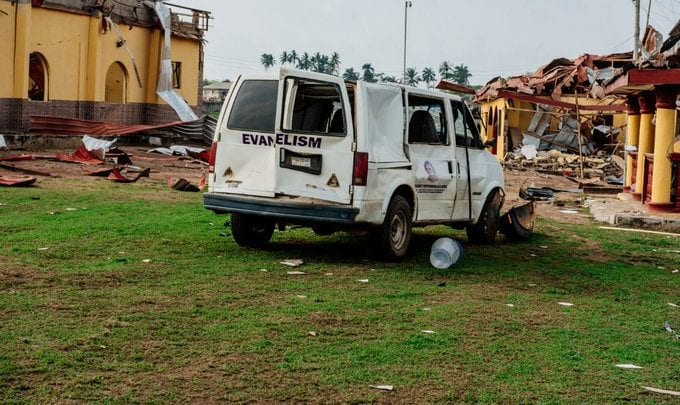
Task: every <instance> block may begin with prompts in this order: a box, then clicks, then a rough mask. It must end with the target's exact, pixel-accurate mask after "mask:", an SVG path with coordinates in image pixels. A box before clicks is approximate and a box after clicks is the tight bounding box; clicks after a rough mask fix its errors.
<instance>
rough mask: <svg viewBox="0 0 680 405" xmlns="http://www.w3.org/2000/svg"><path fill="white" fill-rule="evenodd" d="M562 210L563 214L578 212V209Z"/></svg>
mask: <svg viewBox="0 0 680 405" xmlns="http://www.w3.org/2000/svg"><path fill="white" fill-rule="evenodd" d="M560 212H561V213H563V214H578V211H576V210H560Z"/></svg>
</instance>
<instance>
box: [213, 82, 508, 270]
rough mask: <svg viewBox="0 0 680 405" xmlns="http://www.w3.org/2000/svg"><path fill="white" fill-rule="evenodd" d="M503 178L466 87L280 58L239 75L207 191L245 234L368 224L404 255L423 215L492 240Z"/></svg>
mask: <svg viewBox="0 0 680 405" xmlns="http://www.w3.org/2000/svg"><path fill="white" fill-rule="evenodd" d="M503 187H504V179H503V171H502V169H501V166H500V164H499V163H498V161H497V160H496V158H495V157H494V156H493V155H491V154H490V153H489V152H487V151H486V149H485V145H484V144H483V142H482V140H481V138H480V136H479V132H478V129H477V127H476V126H475V122H474V120H473V118H472V115H471V113H470V111H469V110H468V108H467V106H466V104H465V103H464V102H463V100H461V98H460V97H458V96H455V95H451V94H446V93H441V92H436V91H429V90H423V89H418V88H413V87H406V86H397V85H385V84H375V83H366V82H362V81H358V82H354V81H346V80H343V79H342V78H338V77H335V76H329V75H325V74H319V73H311V72H307V71H298V70H292V69H281V70H280V71H279V72H278V74H253V75H243V76H241V77H240V78H239V79H238V81H237V82H236V83H235V84H234V86H233V87H232V91H231V92H230V95H229V97H228V99H227V100H226V101H225V103H224V106H223V107H222V111H221V113H220V118H219V120H218V124H217V130H216V132H215V138H214V142H213V144H212V147H211V148H210V175H209V188H208V192H207V193H206V194H205V195H204V197H203V198H204V206H205V208H206V209H208V210H212V211H214V212H215V213H218V214H231V230H232V235H233V237H234V239H235V241H236V242H237V243H238V244H239V245H241V246H248V247H262V246H264V245H265V244H266V243H267V242H268V241H269V240H270V238H271V236H272V233H273V232H274V229H275V228H277V229H279V230H285V229H286V227H287V226H289V225H304V226H309V227H311V228H312V229H313V230H314V232H316V233H317V234H321V235H327V234H331V233H333V232H335V231H339V230H346V231H360V232H362V233H366V232H368V233H369V234H370V235H371V238H372V239H373V240H374V242H375V243H376V244H377V245H378V246H379V248H380V251H381V252H383V253H384V255H385V256H386V257H388V258H400V257H403V256H404V255H405V254H406V252H407V249H408V247H409V242H410V240H411V231H412V227H416V226H426V225H433V224H443V225H449V226H452V227H457V228H463V227H465V228H466V230H467V235H468V238H469V240H470V241H472V242H475V243H486V244H491V243H493V242H494V241H495V239H496V234H497V233H498V229H499V226H500V222H499V213H500V209H501V205H502V204H503V199H504V195H505V194H504V190H503Z"/></svg>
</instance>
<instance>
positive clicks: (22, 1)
mask: <svg viewBox="0 0 680 405" xmlns="http://www.w3.org/2000/svg"><path fill="white" fill-rule="evenodd" d="M16 3H17V4H16V5H15V7H16V19H15V21H14V98H23V99H26V98H28V68H29V65H30V62H29V57H30V54H31V2H30V1H29V0H19V1H17V2H16Z"/></svg>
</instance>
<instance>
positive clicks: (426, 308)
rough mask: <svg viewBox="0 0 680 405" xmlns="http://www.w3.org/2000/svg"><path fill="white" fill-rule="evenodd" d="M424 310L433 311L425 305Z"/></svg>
mask: <svg viewBox="0 0 680 405" xmlns="http://www.w3.org/2000/svg"><path fill="white" fill-rule="evenodd" d="M423 311H432V308H428V307H425V308H423Z"/></svg>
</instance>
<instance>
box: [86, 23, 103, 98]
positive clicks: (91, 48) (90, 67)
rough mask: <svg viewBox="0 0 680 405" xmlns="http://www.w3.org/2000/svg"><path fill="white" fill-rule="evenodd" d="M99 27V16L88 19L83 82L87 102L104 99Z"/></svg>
mask: <svg viewBox="0 0 680 405" xmlns="http://www.w3.org/2000/svg"><path fill="white" fill-rule="evenodd" d="M101 26H102V17H101V16H100V15H94V16H92V17H90V25H89V30H88V36H87V79H86V81H85V83H86V87H85V99H86V100H87V101H101V100H103V98H104V97H103V91H102V86H103V82H104V78H101V77H100V76H101V55H102V38H101V36H102V34H101ZM100 79H101V80H100Z"/></svg>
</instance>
